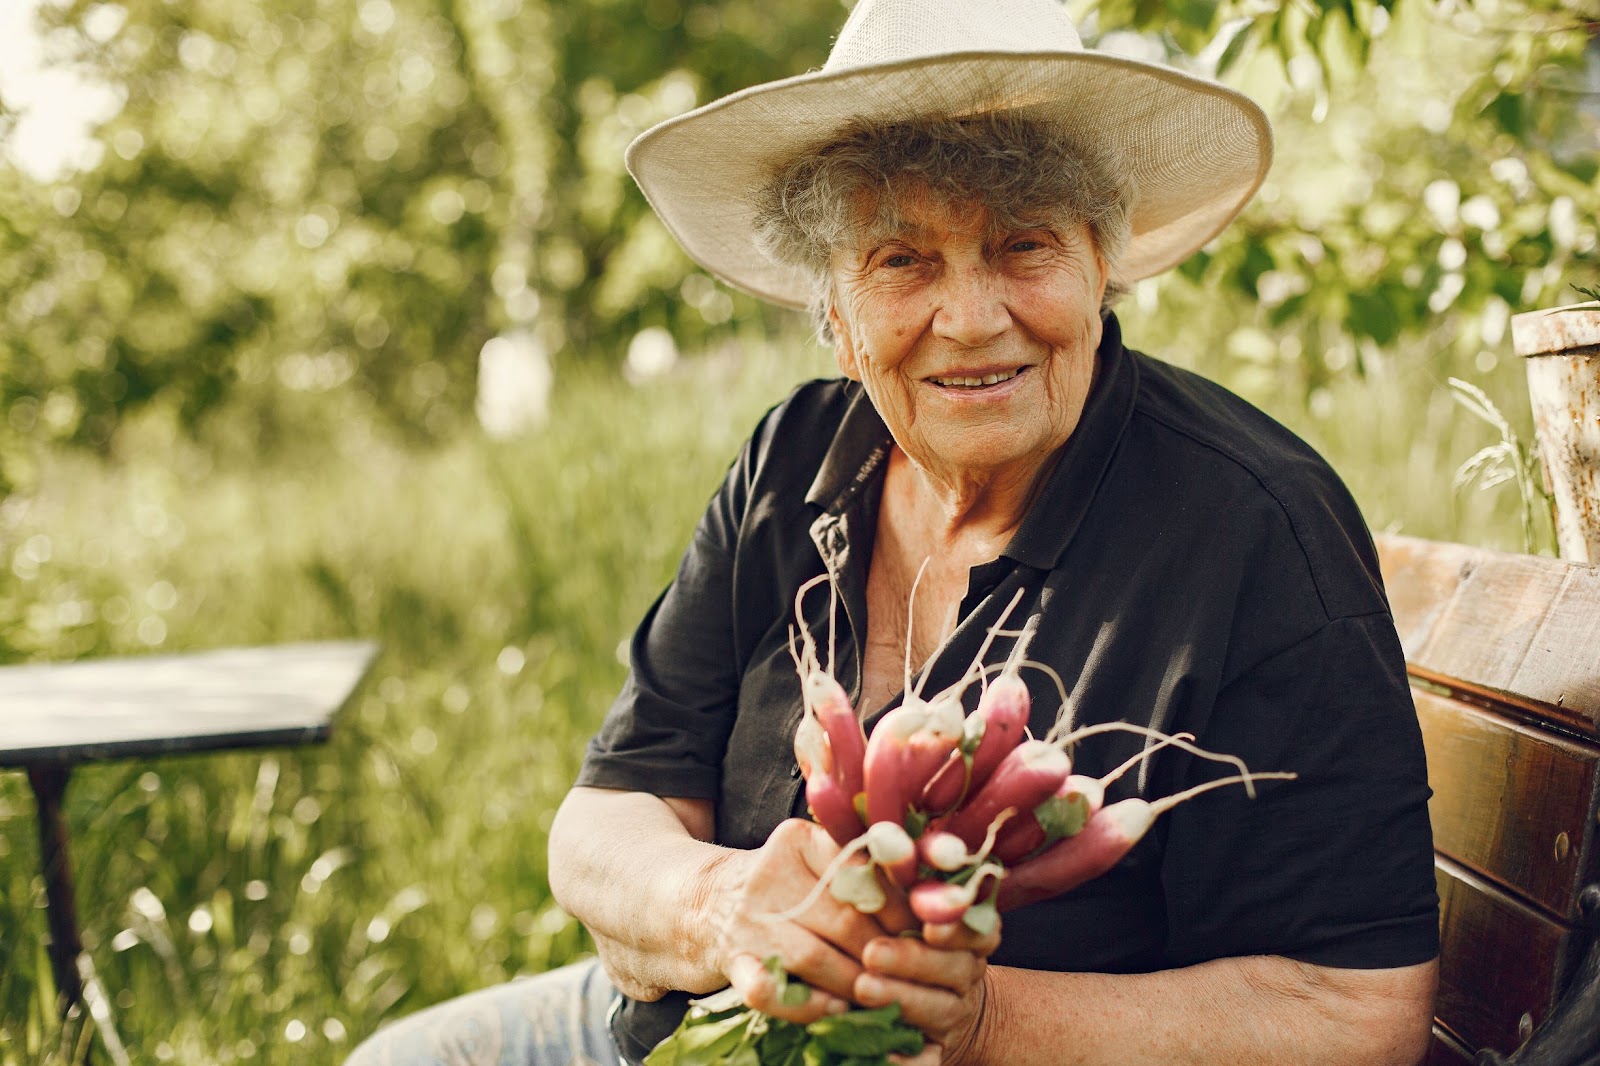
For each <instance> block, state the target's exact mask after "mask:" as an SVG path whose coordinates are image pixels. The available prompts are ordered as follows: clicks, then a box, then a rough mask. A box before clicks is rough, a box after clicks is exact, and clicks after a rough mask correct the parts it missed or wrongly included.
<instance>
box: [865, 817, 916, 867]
mask: <svg viewBox="0 0 1600 1066" xmlns="http://www.w3.org/2000/svg"><path fill="white" fill-rule="evenodd" d="M866 836H867V854H869V855H871V856H872V861H873V862H875V863H878V864H879V865H880V866H893V865H895V864H896V863H901V862H905V861H906V860H907V859H909V858H911V857H912V856H913V855H915V854H916V853H917V844H916V841H914V840H912V839H911V834H910V833H907V832H906V831H905V829H904V828H903V827H901V826H898V825H896V824H895V823H893V822H874V823H873V824H872V825H871V826H869V827H868V829H867V834H866Z"/></svg>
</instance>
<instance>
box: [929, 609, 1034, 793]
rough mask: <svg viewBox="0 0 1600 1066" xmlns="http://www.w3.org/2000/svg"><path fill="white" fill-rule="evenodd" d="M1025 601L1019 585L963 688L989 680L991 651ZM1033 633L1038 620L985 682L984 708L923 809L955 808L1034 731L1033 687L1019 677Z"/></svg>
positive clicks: (965, 729)
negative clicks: (987, 669) (987, 667)
mask: <svg viewBox="0 0 1600 1066" xmlns="http://www.w3.org/2000/svg"><path fill="white" fill-rule="evenodd" d="M1021 599H1022V590H1021V589H1018V590H1017V594H1016V595H1015V596H1013V597H1011V602H1010V603H1009V604H1007V606H1006V609H1005V610H1004V611H1002V612H1001V614H1000V618H999V619H998V620H997V621H996V622H995V625H994V627H993V628H992V629H990V630H989V634H988V636H987V637H985V639H984V642H983V645H982V646H981V647H980V648H979V649H978V654H977V655H976V656H974V658H973V661H972V665H971V666H970V667H968V669H967V674H966V679H964V681H963V683H962V684H961V685H960V686H959V688H960V690H962V691H964V690H965V688H966V685H967V684H969V683H970V681H971V679H973V678H977V679H979V680H983V679H984V676H985V670H984V666H983V660H984V657H985V656H987V655H988V653H989V647H990V645H991V644H992V643H993V642H994V638H995V637H996V636H998V635H999V634H1000V633H1002V632H1004V630H1003V628H1002V627H1004V626H1005V623H1006V619H1008V618H1009V617H1011V612H1012V611H1013V610H1014V609H1015V608H1016V606H1017V603H1018V602H1019V601H1021ZM1033 632H1034V625H1033V623H1030V624H1029V625H1028V626H1025V627H1024V628H1023V630H1022V633H1021V634H1020V635H1019V639H1018V640H1017V642H1016V644H1015V645H1014V646H1013V647H1012V649H1011V654H1010V656H1008V657H1007V659H1006V663H1005V666H1004V667H1003V668H1002V671H1001V674H1000V676H999V677H998V678H996V679H995V680H994V682H993V683H992V684H991V683H989V682H987V681H984V690H983V697H982V698H981V699H980V700H979V701H978V709H977V710H976V711H974V712H973V713H972V715H971V716H969V717H968V718H967V720H966V721H965V723H964V724H963V729H962V740H961V749H960V751H959V752H957V753H956V754H954V755H952V756H951V757H950V758H949V760H947V761H946V762H945V764H944V766H943V767H941V768H940V770H939V773H938V774H937V775H935V776H934V779H933V780H932V781H930V782H929V783H928V788H927V791H925V792H924V793H923V796H922V803H921V806H922V809H923V810H925V811H928V812H929V813H931V814H944V813H946V812H948V811H950V810H951V809H952V808H954V807H955V806H957V805H958V804H959V803H960V802H961V801H962V799H963V798H965V797H966V796H967V795H969V794H970V793H972V792H973V791H975V790H977V789H978V788H979V787H981V786H982V785H983V783H984V782H985V781H987V780H988V779H989V775H990V774H992V773H993V772H994V768H995V767H996V766H998V765H1000V760H1001V759H1003V758H1005V757H1006V755H1008V754H1009V753H1010V752H1011V749H1012V748H1015V747H1016V746H1017V745H1018V744H1020V743H1021V742H1022V738H1023V735H1024V734H1025V733H1026V732H1027V729H1028V714H1029V712H1030V711H1031V710H1032V700H1031V699H1030V697H1029V695H1028V686H1027V685H1026V684H1024V683H1023V681H1022V678H1021V677H1020V676H1018V673H1017V669H1018V668H1019V666H1020V665H1021V663H1022V661H1023V654H1024V653H1025V652H1026V650H1027V646H1028V642H1029V641H1030V640H1031V639H1032V635H1033ZM957 698H959V696H958V697H957Z"/></svg>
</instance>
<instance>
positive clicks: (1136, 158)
mask: <svg viewBox="0 0 1600 1066" xmlns="http://www.w3.org/2000/svg"><path fill="white" fill-rule="evenodd" d="M989 112H1013V113H1016V114H1017V115H1019V116H1022V117H1026V118H1029V119H1033V120H1036V121H1041V122H1044V123H1047V124H1049V125H1051V126H1054V127H1057V128H1059V129H1060V130H1061V133H1062V135H1063V136H1064V137H1067V138H1069V139H1070V140H1072V141H1074V142H1076V143H1080V144H1081V143H1088V142H1090V141H1098V142H1109V144H1110V145H1111V146H1112V147H1113V148H1114V149H1116V151H1117V153H1118V156H1119V157H1120V158H1121V159H1122V161H1123V164H1124V165H1125V167H1126V168H1127V171H1128V173H1129V174H1130V175H1131V177H1132V189H1133V204H1132V212H1131V215H1132V234H1131V238H1130V240H1129V243H1128V246H1127V248H1126V249H1125V250H1124V252H1123V255H1122V257H1121V260H1120V262H1119V264H1118V270H1117V278H1118V280H1120V281H1122V282H1125V283H1126V282H1132V281H1137V280H1139V279H1140V278H1147V277H1151V276H1153V275H1155V274H1159V273H1161V272H1162V271H1164V270H1167V269H1169V268H1170V267H1173V266H1175V265H1177V264H1178V263H1181V262H1182V261H1183V260H1185V259H1187V258H1188V257H1189V256H1190V255H1192V254H1193V253H1194V252H1195V251H1197V250H1199V248H1200V247H1201V246H1202V245H1204V244H1205V243H1206V242H1207V241H1209V240H1210V239H1211V238H1212V237H1214V236H1216V235H1217V234H1218V233H1219V232H1220V231H1221V230H1222V229H1223V228H1224V227H1225V226H1227V224H1228V223H1229V222H1230V221H1232V219H1233V218H1234V216H1236V215H1237V214H1238V213H1239V211H1240V210H1242V209H1243V208H1244V205H1245V204H1246V203H1248V202H1249V200H1250V198H1251V197H1252V196H1253V195H1254V194H1255V191H1256V190H1257V189H1258V188H1259V187H1260V185H1261V182H1262V181H1263V180H1264V179H1265V177H1266V174H1267V169H1268V167H1269V166H1270V165H1271V163H1272V130H1271V126H1270V125H1269V124H1268V122H1267V117H1266V115H1265V114H1264V113H1263V112H1262V110H1261V108H1260V107H1258V106H1257V105H1256V104H1255V102H1254V101H1252V100H1251V99H1250V98H1249V97H1247V96H1245V95H1243V94H1242V93H1239V92H1236V91H1235V90H1233V89H1229V88H1228V87H1226V86H1223V85H1219V84H1217V83H1215V82H1211V81H1207V80H1205V79H1202V78H1197V77H1194V76H1192V75H1189V74H1185V73H1183V72H1182V71H1178V70H1174V69H1172V68H1170V67H1164V66H1159V65H1157V64H1153V63H1146V62H1142V61H1140V60H1136V59H1129V58H1126V57H1123V56H1116V55H1109V54H1106V53H1103V52H1091V51H1060V50H1054V51H1045V52H1038V53H1018V52H962V53H951V54H946V55H941V56H937V57H921V58H915V59H908V60H904V61H900V62H894V63H885V64H881V65H874V66H870V67H856V68H849V69H843V70H837V71H823V72H815V73H810V74H801V75H797V76H795V77H792V78H785V79H783V80H781V81H775V82H768V83H766V84H763V85H756V86H752V87H751V88H748V89H744V90H741V91H740V92H736V93H733V94H731V95H729V96H725V97H722V98H721V99H719V100H715V101H713V102H711V103H709V104H706V105H705V106H703V107H700V108H696V109H695V110H693V111H690V112H687V113H685V114H683V115H679V116H678V117H676V118H672V119H668V120H667V121H665V122H662V123H660V124H659V125H657V126H654V127H652V128H651V129H649V130H646V131H645V132H644V133H642V134H640V135H639V137H638V138H637V139H636V140H634V142H633V143H632V144H631V145H629V147H628V152H627V157H626V158H627V165H628V170H629V171H630V172H631V173H632V174H633V177H634V180H636V181H637V182H638V183H639V187H640V188H641V189H642V190H643V191H644V194H645V197H646V199H648V200H649V202H650V206H651V207H653V208H654V209H655V211H656V214H657V215H658V216H660V218H661V221H662V222H663V223H664V224H665V225H666V227H667V229H668V231H670V232H671V233H672V235H673V236H674V237H676V238H677V240H678V242H679V243H680V244H681V245H682V246H683V248H684V250H685V251H686V252H688V254H689V256H690V257H691V258H692V259H694V261H695V262H697V263H699V264H700V265H701V266H703V267H705V268H706V269H707V270H709V271H710V272H711V273H712V274H714V275H716V276H717V277H719V278H721V279H722V280H724V281H726V282H728V283H729V284H731V285H733V286H735V287H737V288H740V289H743V290H745V291H746V292H749V293H751V294H753V295H755V296H758V297H760V298H762V299H764V300H769V301H771V302H773V303H777V304H782V305H785V306H789V307H803V306H805V305H806V304H807V303H808V302H809V300H810V296H811V288H810V283H809V281H808V279H807V277H806V275H805V274H804V273H803V272H802V271H801V270H799V269H798V268H795V267H791V266H787V265H783V264H779V263H774V262H772V261H771V260H769V259H768V258H766V256H764V255H763V254H762V253H761V252H759V251H758V250H757V249H756V246H755V243H754V240H753V234H754V232H755V225H754V221H755V212H756V203H757V194H758V192H759V191H760V190H761V189H762V188H763V187H765V186H766V185H767V184H768V183H769V182H770V181H771V180H772V179H773V177H774V176H775V174H776V173H777V171H778V169H779V168H780V167H782V166H783V165H785V164H786V163H788V162H789V161H791V160H793V159H795V158H796V157H798V156H799V155H801V154H802V153H804V152H807V151H812V150H815V149H818V148H820V147H822V146H824V145H826V144H828V143H829V142H830V141H832V140H833V139H834V138H835V137H837V136H838V134H839V132H840V131H841V130H843V129H844V128H845V127H846V126H848V125H850V124H852V123H854V122H866V123H887V122H895V121H904V120H908V119H915V118H924V117H929V116H939V117H953V118H959V117H962V116H967V115H976V114H985V113H989Z"/></svg>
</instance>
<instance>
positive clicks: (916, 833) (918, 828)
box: [905, 809, 928, 840]
mask: <svg viewBox="0 0 1600 1066" xmlns="http://www.w3.org/2000/svg"><path fill="white" fill-rule="evenodd" d="M926 828H928V816H927V815H926V814H923V813H922V812H921V811H919V810H915V809H912V810H909V811H907V812H906V820H905V830H906V835H908V836H909V837H911V839H912V840H915V839H917V838H918V837H920V836H921V835H922V831H923V830H924V829H926Z"/></svg>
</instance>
